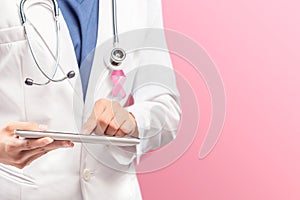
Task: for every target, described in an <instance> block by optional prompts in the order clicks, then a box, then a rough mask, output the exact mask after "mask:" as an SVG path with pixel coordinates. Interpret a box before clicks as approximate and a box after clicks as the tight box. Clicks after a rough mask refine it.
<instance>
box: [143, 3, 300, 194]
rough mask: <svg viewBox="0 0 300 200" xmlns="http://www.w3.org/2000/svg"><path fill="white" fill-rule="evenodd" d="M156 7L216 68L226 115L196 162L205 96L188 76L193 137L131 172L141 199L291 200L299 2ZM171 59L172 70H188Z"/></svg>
mask: <svg viewBox="0 0 300 200" xmlns="http://www.w3.org/2000/svg"><path fill="white" fill-rule="evenodd" d="M163 6H164V17H165V26H166V28H168V29H172V30H176V31H178V32H181V33H183V34H185V35H187V36H188V37H191V38H192V39H193V40H195V41H196V42H198V43H199V44H201V45H202V46H203V47H204V48H205V49H206V50H207V52H208V53H209V55H210V56H211V58H212V59H213V60H214V62H215V63H216V65H217V66H218V69H219V71H220V74H221V76H222V78H223V81H224V87H225V89H226V96H227V116H226V121H225V126H224V130H223V132H222V135H221V138H220V140H219V142H218V144H217V146H216V147H215V149H214V150H213V152H212V153H211V154H210V155H209V156H208V157H207V158H206V159H204V160H199V159H198V154H199V150H200V146H201V143H202V141H203V138H204V134H205V132H206V130H207V128H208V123H209V119H210V108H211V107H210V97H209V93H208V91H207V89H206V86H205V84H204V82H203V81H202V80H199V78H197V77H194V78H193V77H188V79H189V81H190V83H191V84H192V85H193V87H194V90H195V91H196V92H197V94H196V95H197V97H198V101H199V107H200V110H201V115H202V118H201V121H200V122H201V123H200V127H199V131H198V133H197V137H196V139H195V140H194V142H193V144H192V145H191V146H190V148H189V149H188V150H187V151H186V152H185V154H184V155H183V156H182V157H181V158H180V159H178V160H177V161H176V162H175V163H173V164H172V165H170V166H169V167H167V168H164V169H162V170H159V171H156V172H152V173H147V174H141V175H139V180H140V183H141V187H142V193H143V197H144V199H145V200H153V199H164V200H165V199H189V200H190V199H191V200H193V199H197V200H199V199H201V200H202V199H203V200H223V199H224V200H225V199H226V200H227V199H230V200H250V199H251V200H253V199H255V200H266V199H272V200H277V199H278V200H282V199H289V200H293V199H297V200H299V199H300V131H299V124H300V79H299V73H300V28H299V27H300V12H299V9H300V3H299V1H298V0H276V1H274V0H226V1H216V0H205V1H204V0H184V1H183V0H163ZM173 61H174V67H175V68H176V69H177V71H178V72H184V69H185V68H186V67H190V66H189V65H188V64H187V63H185V62H183V61H182V60H180V59H178V58H174V57H173ZM187 76H189V75H187ZM183 98H184V97H183Z"/></svg>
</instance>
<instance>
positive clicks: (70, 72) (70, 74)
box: [25, 71, 75, 86]
mask: <svg viewBox="0 0 300 200" xmlns="http://www.w3.org/2000/svg"><path fill="white" fill-rule="evenodd" d="M74 77H75V72H74V71H69V72H68V73H67V76H65V77H63V78H61V79H58V80H55V79H48V81H47V82H46V83H35V82H34V81H33V79H31V78H26V79H25V84H26V85H28V86H32V85H39V86H41V85H48V84H49V83H50V82H56V83H57V82H61V81H64V80H66V79H67V78H68V79H71V78H74Z"/></svg>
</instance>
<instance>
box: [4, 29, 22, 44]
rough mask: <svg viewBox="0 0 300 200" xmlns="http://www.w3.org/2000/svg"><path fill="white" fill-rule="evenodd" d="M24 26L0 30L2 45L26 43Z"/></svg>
mask: <svg viewBox="0 0 300 200" xmlns="http://www.w3.org/2000/svg"><path fill="white" fill-rule="evenodd" d="M25 40H26V38H25V33H24V27H23V26H13V27H9V28H2V29H0V45H4V44H11V43H15V42H21V41H25Z"/></svg>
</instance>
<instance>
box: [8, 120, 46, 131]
mask: <svg viewBox="0 0 300 200" xmlns="http://www.w3.org/2000/svg"><path fill="white" fill-rule="evenodd" d="M16 129H21V130H29V131H44V130H46V129H47V126H46V125H42V124H37V123H33V122H10V123H9V124H8V125H7V126H6V130H8V131H9V132H11V133H13V131H14V130H16Z"/></svg>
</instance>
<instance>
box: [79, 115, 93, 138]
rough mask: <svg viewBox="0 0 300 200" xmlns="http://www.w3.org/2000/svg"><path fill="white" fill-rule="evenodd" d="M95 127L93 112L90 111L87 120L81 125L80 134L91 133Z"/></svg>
mask: <svg viewBox="0 0 300 200" xmlns="http://www.w3.org/2000/svg"><path fill="white" fill-rule="evenodd" d="M96 127H97V120H96V117H95V115H94V113H92V115H91V116H90V117H89V118H88V120H87V121H86V122H85V124H84V125H83V128H82V131H81V132H82V134H86V135H87V134H91V133H92V132H93V131H94V130H95V128H96Z"/></svg>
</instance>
